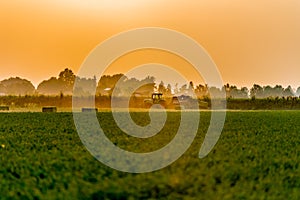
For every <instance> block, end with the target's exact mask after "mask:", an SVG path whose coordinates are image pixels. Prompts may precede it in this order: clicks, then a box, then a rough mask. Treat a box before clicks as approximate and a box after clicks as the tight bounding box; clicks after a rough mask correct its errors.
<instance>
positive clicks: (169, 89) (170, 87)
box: [165, 84, 172, 96]
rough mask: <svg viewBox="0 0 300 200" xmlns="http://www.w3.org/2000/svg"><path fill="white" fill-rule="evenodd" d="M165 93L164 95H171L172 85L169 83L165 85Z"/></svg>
mask: <svg viewBox="0 0 300 200" xmlns="http://www.w3.org/2000/svg"><path fill="white" fill-rule="evenodd" d="M165 95H166V96H172V86H171V84H168V85H167V88H166V92H165Z"/></svg>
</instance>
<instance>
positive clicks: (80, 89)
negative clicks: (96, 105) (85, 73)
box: [74, 76, 97, 96]
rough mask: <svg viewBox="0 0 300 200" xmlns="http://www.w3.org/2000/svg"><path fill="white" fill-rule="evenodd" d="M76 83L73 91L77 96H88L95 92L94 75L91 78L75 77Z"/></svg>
mask: <svg viewBox="0 0 300 200" xmlns="http://www.w3.org/2000/svg"><path fill="white" fill-rule="evenodd" d="M76 83H77V84H76V86H75V87H76V88H74V91H75V94H76V95H77V96H90V95H94V94H95V91H96V85H97V80H96V76H94V77H93V78H79V77H76Z"/></svg>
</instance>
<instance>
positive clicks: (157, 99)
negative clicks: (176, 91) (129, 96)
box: [144, 93, 166, 108]
mask: <svg viewBox="0 0 300 200" xmlns="http://www.w3.org/2000/svg"><path fill="white" fill-rule="evenodd" d="M162 95H163V94H162V93H152V95H151V97H152V98H151V99H145V100H144V107H145V108H150V107H151V106H152V105H161V106H163V107H166V101H165V100H164V99H163V98H162Z"/></svg>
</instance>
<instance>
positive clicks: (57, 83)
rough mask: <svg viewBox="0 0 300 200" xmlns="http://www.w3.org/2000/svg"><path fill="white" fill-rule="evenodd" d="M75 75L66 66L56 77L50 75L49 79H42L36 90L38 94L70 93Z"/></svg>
mask: <svg viewBox="0 0 300 200" xmlns="http://www.w3.org/2000/svg"><path fill="white" fill-rule="evenodd" d="M75 79H76V76H75V74H74V73H73V72H72V70H71V69H68V68H66V69H65V70H64V71H62V72H60V73H59V75H58V78H56V77H51V78H50V79H49V80H45V81H42V82H41V83H40V84H39V85H38V87H37V91H38V93H39V94H47V95H59V94H60V93H63V94H67V95H71V94H72V93H73V87H74V83H75Z"/></svg>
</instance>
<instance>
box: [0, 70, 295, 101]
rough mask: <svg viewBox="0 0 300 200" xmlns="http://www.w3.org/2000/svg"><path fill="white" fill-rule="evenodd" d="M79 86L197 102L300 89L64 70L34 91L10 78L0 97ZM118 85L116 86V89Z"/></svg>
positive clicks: (65, 92)
mask: <svg viewBox="0 0 300 200" xmlns="http://www.w3.org/2000/svg"><path fill="white" fill-rule="evenodd" d="M75 81H76V82H78V83H80V84H78V85H80V86H81V87H82V88H78V87H77V88H76V87H75V89H74V90H76V93H77V94H81V95H83V96H84V95H91V94H90V93H89V92H88V91H86V90H85V88H95V91H96V95H97V96H111V95H112V92H113V91H114V94H115V95H117V96H127V95H132V94H134V95H139V96H150V95H151V93H153V92H154V91H157V92H160V93H163V94H164V95H165V96H172V95H176V96H180V95H186V96H193V95H196V97H197V98H210V97H211V96H214V97H222V96H224V95H223V94H224V93H225V94H226V97H227V98H231V99H249V98H252V99H256V98H257V99H260V98H261V99H263V98H282V97H284V98H288V97H299V96H300V87H298V88H297V90H296V91H294V90H293V89H292V87H291V86H288V87H287V88H284V87H282V86H281V85H276V86H274V87H272V86H260V85H258V84H254V85H253V86H252V88H250V89H248V88H247V87H241V88H238V87H237V86H234V85H230V84H226V85H224V86H223V87H222V88H217V87H214V86H211V87H209V86H207V85H205V84H199V85H194V83H193V82H192V81H191V82H190V83H189V84H185V85H182V86H178V84H176V85H175V86H173V87H172V86H171V85H170V84H164V82H163V81H161V82H160V84H156V83H155V77H152V76H148V77H146V78H145V79H143V80H138V79H136V78H128V77H126V76H125V75H123V74H115V75H104V76H102V77H101V78H100V80H99V81H98V82H97V80H96V77H95V76H94V77H92V78H82V77H78V76H76V75H75V74H74V73H73V71H72V70H71V69H68V68H66V69H64V70H63V71H61V72H60V73H59V74H58V77H51V78H50V79H48V80H44V81H42V82H41V83H40V84H38V86H37V88H35V87H34V86H33V84H32V83H31V82H30V81H28V80H26V79H22V78H19V77H15V78H9V79H5V80H2V81H0V95H1V96H8V95H11V96H24V95H50V96H59V95H60V96H71V95H72V94H73V87H74V83H75ZM117 83H119V84H118V85H117Z"/></svg>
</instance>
